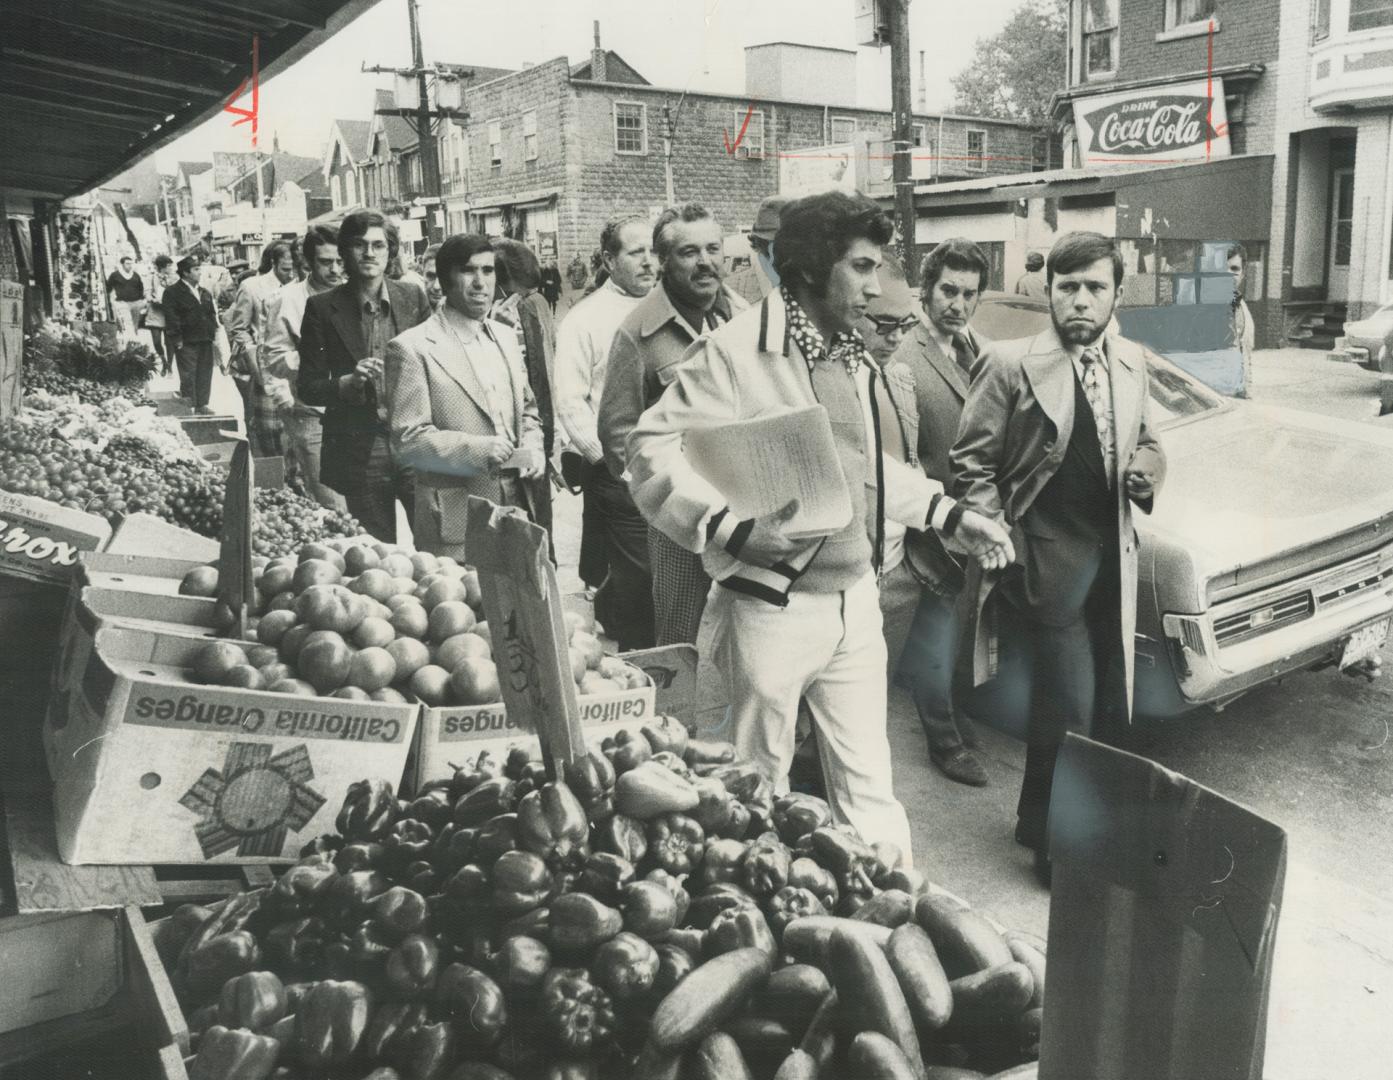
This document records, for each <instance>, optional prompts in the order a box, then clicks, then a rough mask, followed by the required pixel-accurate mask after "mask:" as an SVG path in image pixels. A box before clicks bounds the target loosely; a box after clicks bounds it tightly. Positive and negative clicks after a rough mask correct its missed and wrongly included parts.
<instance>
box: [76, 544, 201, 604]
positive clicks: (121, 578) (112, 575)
mask: <svg viewBox="0 0 1393 1080" xmlns="http://www.w3.org/2000/svg"><path fill="white" fill-rule="evenodd" d="M200 567H207V562H196V561H194V560H192V559H176V558H170V557H169V556H164V555H137V554H113V553H112V552H110V551H88V552H83V553H82V554H81V555H79V556H78V559H77V570H76V571H75V574H76V580H78V581H79V582H80V583H81V584H83V585H98V586H101V587H102V588H106V589H122V590H124V591H126V592H136V593H151V594H154V595H159V596H179V595H180V593H179V586H180V584H181V583H182V582H183V580H184V575H186V574H187V573H188V572H189V571H190V570H197V569H198V568H200Z"/></svg>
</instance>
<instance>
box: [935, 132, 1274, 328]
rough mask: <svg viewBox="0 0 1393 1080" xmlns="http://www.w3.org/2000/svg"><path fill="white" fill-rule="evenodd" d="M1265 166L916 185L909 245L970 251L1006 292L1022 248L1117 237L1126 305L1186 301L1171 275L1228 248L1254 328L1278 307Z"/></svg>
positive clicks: (1021, 268) (1260, 162)
mask: <svg viewBox="0 0 1393 1080" xmlns="http://www.w3.org/2000/svg"><path fill="white" fill-rule="evenodd" d="M1271 189H1272V158H1271V157H1270V156H1269V155H1250V156H1241V157H1226V158H1222V159H1219V160H1213V161H1204V160H1203V159H1200V160H1196V161H1191V162H1188V163H1180V164H1157V165H1146V164H1140V165H1121V164H1111V165H1099V166H1095V167H1093V168H1089V169H1060V170H1056V171H1053V172H1046V173H1027V174H1021V175H1019V176H1016V177H992V178H983V179H982V180H969V181H963V182H960V183H954V184H939V185H930V186H926V187H921V188H919V189H918V190H917V191H916V192H915V207H916V211H917V218H918V223H917V230H916V234H915V242H916V244H917V245H918V246H919V249H920V250H921V251H925V252H927V251H928V250H930V249H932V248H933V246H934V245H936V244H938V243H941V242H942V241H944V240H947V239H948V238H949V237H954V236H965V237H967V238H968V239H970V240H973V241H975V242H976V243H977V244H979V245H980V246H981V247H982V249H983V251H984V252H986V254H987V258H988V260H989V262H990V264H991V273H990V277H989V280H988V287H989V288H990V289H994V290H1002V291H1006V292H1010V291H1012V290H1013V289H1014V287H1015V283H1016V281H1017V279H1018V278H1019V277H1020V276H1021V274H1023V273H1024V272H1025V257H1026V255H1027V254H1028V253H1029V252H1031V251H1039V252H1047V251H1048V250H1049V248H1050V246H1051V245H1052V244H1053V243H1054V241H1055V239H1056V238H1058V237H1059V236H1061V235H1063V234H1064V233H1066V232H1072V231H1074V230H1077V229H1086V230H1091V231H1094V232H1100V233H1102V234H1103V235H1105V236H1115V237H1117V240H1118V246H1119V248H1120V249H1121V251H1122V256H1123V260H1124V263H1125V265H1126V275H1127V276H1126V278H1125V279H1124V280H1123V290H1122V300H1121V303H1122V305H1123V306H1125V307H1149V306H1157V305H1165V304H1170V303H1185V302H1187V301H1188V302H1193V300H1192V299H1191V298H1187V297H1184V296H1177V295H1175V292H1174V289H1175V287H1174V284H1173V283H1174V281H1175V280H1176V278H1175V275H1177V274H1185V273H1192V272H1202V271H1204V270H1206V269H1208V270H1215V269H1219V268H1222V265H1223V263H1224V257H1225V254H1226V253H1227V251H1228V248H1229V246H1230V245H1232V244H1234V243H1241V244H1242V245H1243V247H1244V249H1245V250H1246V252H1247V256H1248V273H1247V275H1246V279H1245V299H1246V300H1247V303H1248V307H1249V309H1250V310H1251V311H1252V313H1253V319H1254V322H1255V324H1256V325H1257V326H1258V327H1259V345H1262V344H1263V343H1264V342H1263V336H1262V335H1263V328H1264V327H1268V328H1269V332H1270V325H1271V324H1272V323H1273V322H1274V321H1275V323H1276V325H1277V326H1278V327H1280V305H1279V304H1278V303H1277V298H1276V297H1273V296H1271V295H1270V294H1269V292H1268V289H1267V278H1268V274H1267V260H1268V257H1269V256H1268V247H1269V244H1268V234H1269V229H1270V221H1271V199H1270V197H1269V195H1270V192H1271Z"/></svg>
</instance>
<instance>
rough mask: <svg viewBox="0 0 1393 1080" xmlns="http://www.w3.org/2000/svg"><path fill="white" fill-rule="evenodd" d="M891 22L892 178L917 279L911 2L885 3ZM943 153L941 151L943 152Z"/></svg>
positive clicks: (907, 262) (906, 257)
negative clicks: (910, 30)
mask: <svg viewBox="0 0 1393 1080" xmlns="http://www.w3.org/2000/svg"><path fill="white" fill-rule="evenodd" d="M884 2H885V6H886V8H888V14H889V19H890V108H891V117H892V120H893V125H892V126H893V132H892V135H891V137H892V138H893V139H894V141H895V142H894V146H895V153H894V157H893V160H892V162H891V164H892V166H893V168H892V172H891V175H892V177H893V179H894V182H895V226H896V229H897V231H898V232H899V235H900V258H901V259H902V260H903V262H904V268H905V272H906V273H907V274H908V275H909V276H910V277H911V279H912V278H913V276H914V271H915V267H914V266H912V265H911V260H912V258H913V254H914V250H915V247H914V236H915V218H914V177H913V172H914V162H913V160H912V155H913V153H914V132H913V127H912V123H913V104H912V93H913V80H912V79H911V77H910V51H909V0H884ZM940 152H941V148H940Z"/></svg>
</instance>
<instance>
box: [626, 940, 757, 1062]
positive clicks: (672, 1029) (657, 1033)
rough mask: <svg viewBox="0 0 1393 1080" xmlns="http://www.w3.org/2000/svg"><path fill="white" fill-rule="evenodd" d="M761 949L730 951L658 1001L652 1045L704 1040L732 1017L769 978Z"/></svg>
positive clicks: (667, 1047) (666, 1047) (675, 1046)
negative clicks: (756, 988)
mask: <svg viewBox="0 0 1393 1080" xmlns="http://www.w3.org/2000/svg"><path fill="white" fill-rule="evenodd" d="M772 967H773V958H772V957H771V956H770V955H769V954H768V953H767V952H765V951H764V950H763V949H755V948H745V949H732V950H731V951H730V952H728V953H722V954H721V955H720V956H717V957H715V958H714V959H712V960H708V961H707V962H706V963H704V964H702V965H701V966H700V967H698V968H696V969H694V970H693V971H692V972H691V973H690V974H689V975H688V976H687V977H686V978H685V979H683V980H682V981H681V982H680V983H678V984H677V985H676V986H675V987H673V989H672V992H671V993H670V994H668V996H667V997H665V998H663V1000H662V1002H660V1003H659V1005H658V1008H657V1011H656V1012H654V1013H653V1020H652V1023H651V1024H650V1025H649V1031H648V1037H649V1040H650V1041H651V1042H652V1043H653V1045H654V1047H655V1048H656V1049H658V1050H660V1051H667V1052H669V1053H671V1052H673V1051H677V1050H681V1049H683V1048H684V1047H687V1046H690V1045H692V1044H693V1043H696V1042H700V1041H701V1040H702V1039H704V1038H705V1037H706V1036H707V1035H709V1034H711V1032H713V1031H715V1030H716V1028H717V1027H719V1026H720V1025H721V1023H722V1022H723V1021H724V1020H726V1019H727V1018H728V1017H730V1016H733V1015H734V1014H735V1013H736V1011H737V1010H739V1009H740V1007H741V1006H742V1005H744V1004H745V1001H746V999H747V998H748V997H749V996H750V994H751V992H752V991H753V990H754V989H755V987H757V986H759V984H760V983H762V982H763V981H764V980H765V979H766V978H768V977H769V972H770V969H771V968H772Z"/></svg>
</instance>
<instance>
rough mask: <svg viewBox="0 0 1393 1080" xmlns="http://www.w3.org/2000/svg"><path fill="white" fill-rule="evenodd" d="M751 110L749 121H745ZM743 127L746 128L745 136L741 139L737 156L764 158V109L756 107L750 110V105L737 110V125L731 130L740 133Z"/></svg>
mask: <svg viewBox="0 0 1393 1080" xmlns="http://www.w3.org/2000/svg"><path fill="white" fill-rule="evenodd" d="M747 112H749V117H750V120H749V123H748V124H747V123H746V122H745V115H746V113H747ZM741 128H744V129H745V137H744V138H743V139H741V140H740V147H739V149H737V150H736V151H735V153H736V156H737V157H745V158H762V157H764V110H763V109H754V110H753V111H750V110H749V108H748V106H747V107H746V108H744V109H736V110H735V127H733V128H732V129H731V130H732V131H734V132H736V133H738V132H739V131H740V129H741Z"/></svg>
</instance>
